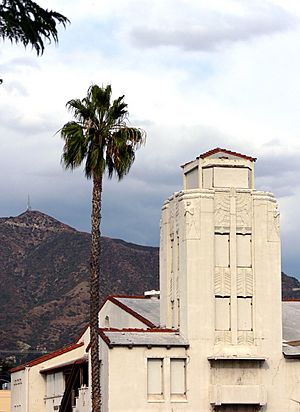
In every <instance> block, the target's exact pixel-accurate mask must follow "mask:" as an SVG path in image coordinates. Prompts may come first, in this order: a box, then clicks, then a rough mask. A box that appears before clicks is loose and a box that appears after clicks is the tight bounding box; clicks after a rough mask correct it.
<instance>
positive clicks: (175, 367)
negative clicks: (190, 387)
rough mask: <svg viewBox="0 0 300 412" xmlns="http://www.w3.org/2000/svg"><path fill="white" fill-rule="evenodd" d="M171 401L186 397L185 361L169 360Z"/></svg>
mask: <svg viewBox="0 0 300 412" xmlns="http://www.w3.org/2000/svg"><path fill="white" fill-rule="evenodd" d="M170 379H171V382H170V390H171V399H182V398H185V397H186V359H171V362H170Z"/></svg>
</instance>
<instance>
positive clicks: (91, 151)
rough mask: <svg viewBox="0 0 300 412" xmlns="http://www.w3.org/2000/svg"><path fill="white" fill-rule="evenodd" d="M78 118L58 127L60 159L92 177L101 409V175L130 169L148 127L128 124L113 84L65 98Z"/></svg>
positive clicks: (94, 355) (96, 393) (95, 364)
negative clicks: (76, 96)
mask: <svg viewBox="0 0 300 412" xmlns="http://www.w3.org/2000/svg"><path fill="white" fill-rule="evenodd" d="M67 108H68V109H69V110H70V111H71V112H72V113H73V115H74V118H75V120H74V121H70V122H68V123H66V124H65V125H64V126H63V127H62V129H61V130H60V133H61V137H62V138H63V139H64V141H65V144H64V148H63V155H62V162H63V164H64V166H65V167H66V168H70V169H74V168H76V167H78V166H80V165H81V164H82V163H83V162H84V170H85V175H86V177H87V178H88V179H92V180H93V194H92V216H91V220H92V222H91V223H92V243H91V266H90V348H91V368H92V411H93V412H98V411H101V388H100V363H99V341H98V311H99V303H100V302H99V292H100V289H99V279H100V249H101V248H100V222H101V200H102V181H103V176H104V174H105V172H107V174H108V177H109V178H111V177H112V176H113V175H114V174H116V175H117V177H118V178H119V179H122V177H123V176H124V175H125V174H126V173H128V172H129V169H130V167H131V165H132V163H133V161H134V158H135V150H136V149H137V148H139V147H140V146H141V145H142V144H143V143H144V141H145V132H144V131H143V130H141V129H137V128H135V127H129V126H128V124H127V118H128V111H127V104H126V103H124V96H121V97H119V98H117V99H115V100H113V101H112V102H111V86H110V85H108V86H106V87H99V86H97V85H92V86H90V87H89V89H88V92H87V96H86V97H85V98H84V99H82V100H80V99H74V100H70V101H69V102H68V103H67Z"/></svg>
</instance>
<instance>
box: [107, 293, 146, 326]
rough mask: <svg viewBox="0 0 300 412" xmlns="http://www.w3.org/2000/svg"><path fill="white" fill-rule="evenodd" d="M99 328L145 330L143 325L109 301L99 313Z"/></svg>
mask: <svg viewBox="0 0 300 412" xmlns="http://www.w3.org/2000/svg"><path fill="white" fill-rule="evenodd" d="M99 323H100V327H101V328H107V327H112V328H117V329H118V328H119V329H122V328H145V327H146V326H145V324H144V323H143V322H141V321H139V320H138V319H136V318H135V317H134V316H132V315H131V314H129V313H128V312H126V311H125V310H123V309H121V308H120V307H118V306H117V305H115V304H114V303H112V302H110V301H109V300H108V301H106V302H105V304H104V306H103V307H102V309H101V311H100V313H99Z"/></svg>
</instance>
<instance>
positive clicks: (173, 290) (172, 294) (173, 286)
mask: <svg viewBox="0 0 300 412" xmlns="http://www.w3.org/2000/svg"><path fill="white" fill-rule="evenodd" d="M174 295H175V285H174V275H173V273H171V277H170V296H169V297H170V300H174Z"/></svg>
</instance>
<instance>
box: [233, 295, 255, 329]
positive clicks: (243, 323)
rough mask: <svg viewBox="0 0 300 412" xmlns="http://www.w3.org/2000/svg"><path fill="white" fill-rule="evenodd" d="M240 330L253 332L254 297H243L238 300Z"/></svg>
mask: <svg viewBox="0 0 300 412" xmlns="http://www.w3.org/2000/svg"><path fill="white" fill-rule="evenodd" d="M237 302H238V303H237V309H238V330H248V331H250V330H253V326H252V297H241V296H238V299H237Z"/></svg>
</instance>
